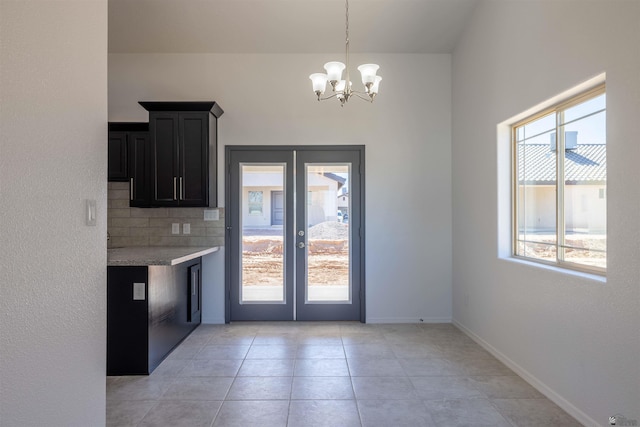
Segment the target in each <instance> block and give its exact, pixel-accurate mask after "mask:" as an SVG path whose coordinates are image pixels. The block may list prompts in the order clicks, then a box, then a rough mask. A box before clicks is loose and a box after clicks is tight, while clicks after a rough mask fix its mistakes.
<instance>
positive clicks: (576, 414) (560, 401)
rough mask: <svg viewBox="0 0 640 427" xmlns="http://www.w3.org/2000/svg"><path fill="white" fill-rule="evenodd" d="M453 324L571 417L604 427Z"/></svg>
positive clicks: (483, 341)
mask: <svg viewBox="0 0 640 427" xmlns="http://www.w3.org/2000/svg"><path fill="white" fill-rule="evenodd" d="M453 324H454V325H455V326H456V327H457V328H458V329H460V330H461V331H462V332H464V333H465V334H466V335H468V336H469V337H470V338H471V339H472V340H474V341H475V342H477V343H478V344H479V345H480V346H481V347H483V348H484V349H485V350H487V351H488V352H489V353H491V354H492V355H493V356H495V358H496V359H498V360H500V361H501V362H502V363H504V364H505V365H507V366H508V367H509V368H510V369H511V370H512V371H514V372H515V373H516V374H518V375H519V376H520V377H521V378H522V379H523V380H525V381H526V382H528V383H529V384H530V385H531V386H532V387H533V388H535V389H536V390H538V391H539V392H540V393H542V394H544V395H545V396H546V397H547V398H548V399H549V400H551V401H552V402H553V403H555V404H556V405H558V406H559V407H561V408H562V409H563V410H565V411H566V412H567V413H568V414H569V415H571V416H572V417H574V418H575V419H576V420H578V421H579V422H580V423H582V424H584V425H585V426H593V427H597V426H600V425H602V423H597V422H596V421H595V420H594V419H593V418H591V417H590V416H588V415H587V414H585V413H584V412H582V411H581V410H580V409H579V408H577V407H576V406H575V405H573V404H572V403H571V402H569V401H568V400H566V399H565V398H564V397H562V396H560V395H559V394H558V393H556V392H555V391H554V390H553V389H551V388H550V387H549V386H547V385H546V384H545V383H543V382H542V381H540V380H539V379H538V378H536V377H535V376H533V375H532V374H531V373H529V372H528V371H527V370H526V369H524V368H522V367H521V366H520V365H518V364H517V363H516V362H514V361H513V360H511V359H509V358H508V357H507V356H505V355H504V354H503V353H502V352H500V351H499V350H498V349H497V348H495V347H494V346H492V345H491V344H489V343H488V342H486V341H485V340H483V339H482V338H480V337H479V336H478V335H476V334H475V333H473V332H472V331H471V330H470V329H469V328H467V327H465V326H464V325H463V324H461V323H460V322H458V321H457V320H455V319H454V320H453Z"/></svg>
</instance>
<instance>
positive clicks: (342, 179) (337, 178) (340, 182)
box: [323, 172, 347, 189]
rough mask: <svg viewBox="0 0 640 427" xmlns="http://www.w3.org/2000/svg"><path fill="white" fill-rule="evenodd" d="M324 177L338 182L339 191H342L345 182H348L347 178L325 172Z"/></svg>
mask: <svg viewBox="0 0 640 427" xmlns="http://www.w3.org/2000/svg"><path fill="white" fill-rule="evenodd" d="M323 175H324V176H326V177H327V178H330V179H332V180H334V181H338V189H340V187H342V186H343V185H344V183H345V182H347V179H346V178H343V177H341V176H338V175H336V174H334V173H331V172H325V173H323Z"/></svg>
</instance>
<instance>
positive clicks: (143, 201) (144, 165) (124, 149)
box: [108, 122, 150, 207]
mask: <svg viewBox="0 0 640 427" xmlns="http://www.w3.org/2000/svg"><path fill="white" fill-rule="evenodd" d="M108 170H109V181H128V182H129V195H130V203H129V205H130V206H134V207H148V206H149V178H150V168H149V123H138V122H110V123H109V167H108Z"/></svg>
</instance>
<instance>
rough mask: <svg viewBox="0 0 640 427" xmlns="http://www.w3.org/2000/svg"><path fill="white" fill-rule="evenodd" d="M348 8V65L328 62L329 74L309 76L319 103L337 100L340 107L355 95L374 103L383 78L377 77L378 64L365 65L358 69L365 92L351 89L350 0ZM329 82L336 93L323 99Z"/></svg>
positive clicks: (346, 46) (346, 0)
mask: <svg viewBox="0 0 640 427" xmlns="http://www.w3.org/2000/svg"><path fill="white" fill-rule="evenodd" d="M345 4H346V6H345V8H346V20H345V34H346V37H345V51H346V65H345V64H343V63H342V62H335V61H334V62H327V63H326V64H324V69H325V70H326V71H327V73H326V74H325V73H314V74H311V75H310V76H309V78H310V79H311V82H312V85H313V91H314V92H315V93H316V96H317V97H318V101H324V100H325V99H331V98H337V99H338V100H339V101H340V105H341V106H344V104H345V103H346V102H347V101H349V98H351V97H352V96H353V95H355V96H357V97H358V98H360V99H363V100H365V101H369V102H373V99H374V98H375V97H376V95H377V94H378V86H379V85H380V80H382V77H380V76H377V75H376V72H377V71H378V68H380V67H379V66H378V65H377V64H363V65H361V66H359V67H358V71H360V74H361V76H362V84H363V85H364V92H358V91H355V90H353V89H352V88H351V86H352V82H351V79H350V78H349V0H345ZM345 69H346V78H345V79H344V80H343V79H342V72H343V71H344V70H345ZM327 82H329V83H331V89H332V91H333V92H334V93H333V95H331V96H328V97H326V98H323V97H322V95H323V94H324V91H325V89H326V87H327Z"/></svg>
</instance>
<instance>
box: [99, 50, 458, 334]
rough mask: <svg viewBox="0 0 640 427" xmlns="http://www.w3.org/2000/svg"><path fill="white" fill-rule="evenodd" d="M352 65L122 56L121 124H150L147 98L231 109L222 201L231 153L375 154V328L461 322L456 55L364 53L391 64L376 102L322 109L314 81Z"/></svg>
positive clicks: (383, 67)
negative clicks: (314, 150)
mask: <svg viewBox="0 0 640 427" xmlns="http://www.w3.org/2000/svg"><path fill="white" fill-rule="evenodd" d="M342 55H343V54H336V55H223V54H217V55H216V54H211V55H205V54H203V55H198V54H186V55H172V54H166V55H163V54H147V55H144V54H141V55H138V54H111V55H109V120H112V121H138V120H141V121H144V120H146V117H147V112H146V111H145V110H144V109H143V108H142V107H140V106H139V105H138V101H142V100H203V99H212V100H215V101H217V102H219V103H220V105H221V106H222V108H223V109H224V110H225V114H224V115H223V116H222V117H221V118H220V120H219V121H218V126H219V129H218V135H219V140H218V148H219V152H218V155H219V156H218V158H219V159H220V163H219V165H218V171H219V175H218V177H219V180H218V191H219V193H218V194H219V196H218V197H219V198H218V200H220V201H221V202H222V201H224V190H225V188H224V184H225V181H224V171H225V166H224V146H225V145H247V144H251V145H298V144H300V145H311V144H319V145H326V144H338V145H340V144H363V145H365V146H366V209H367V213H366V227H367V229H366V238H367V241H366V263H367V265H366V275H367V320H368V321H370V322H380V321H386V322H417V321H418V319H420V318H423V319H425V321H449V320H450V319H451V187H450V182H451V167H450V156H451V143H450V141H451V134H450V132H451V85H450V81H451V57H450V55H383V54H376V55H373V54H371V55H352V57H351V62H352V64H361V63H365V62H376V63H378V64H380V74H381V75H382V76H383V78H384V80H383V81H382V83H381V85H380V95H379V96H378V98H377V99H376V102H375V103H373V104H368V103H365V102H362V101H360V100H358V99H353V100H352V101H350V102H349V105H347V106H345V107H344V108H340V106H339V105H338V104H337V102H329V101H325V102H322V103H320V102H317V101H316V100H315V95H314V94H313V92H312V90H311V82H310V81H309V79H308V76H309V74H311V73H312V72H316V71H319V70H321V69H322V64H324V63H325V62H327V61H329V60H332V58H333V59H335V58H336V57H337V58H341V57H342ZM352 72H356V73H357V71H355V66H354V67H353V70H352ZM357 85H358V86H359V85H360V82H359V81H357V82H356V81H354V87H355V86H357ZM207 271H211V270H209V269H206V268H205V269H204V272H205V274H206V273H207ZM218 273H219V276H217V277H215V278H212V279H208V278H205V279H204V281H205V284H206V283H207V280H212V281H213V282H215V283H216V284H218V285H219V286H220V288H219V289H218V290H217V292H215V293H216V294H217V297H213V298H212V299H211V300H210V301H215V300H216V299H217V300H220V299H221V298H222V297H223V288H222V284H223V278H224V275H223V271H222V269H219V270H218ZM210 295H213V293H211V294H210ZM204 304H205V305H204V309H205V311H207V305H206V304H207V302H206V301H205V303H204ZM210 312H211V311H210Z"/></svg>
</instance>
